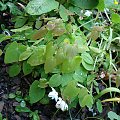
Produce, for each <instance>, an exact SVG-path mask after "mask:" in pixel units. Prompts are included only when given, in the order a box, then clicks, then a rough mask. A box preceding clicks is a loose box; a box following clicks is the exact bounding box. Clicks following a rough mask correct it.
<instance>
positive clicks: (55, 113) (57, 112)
mask: <svg viewBox="0 0 120 120" xmlns="http://www.w3.org/2000/svg"><path fill="white" fill-rule="evenodd" d="M58 111H59V109H57V110H56V112H55V113H54V115H53V117H52V119H53V120H54V117H55V116H56V114H57V113H58Z"/></svg>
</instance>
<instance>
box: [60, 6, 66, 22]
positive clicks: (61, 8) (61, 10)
mask: <svg viewBox="0 0 120 120" xmlns="http://www.w3.org/2000/svg"><path fill="white" fill-rule="evenodd" d="M59 14H60V17H61V18H62V19H63V20H64V21H65V22H66V21H68V11H67V9H66V8H65V7H64V6H63V5H60V11H59Z"/></svg>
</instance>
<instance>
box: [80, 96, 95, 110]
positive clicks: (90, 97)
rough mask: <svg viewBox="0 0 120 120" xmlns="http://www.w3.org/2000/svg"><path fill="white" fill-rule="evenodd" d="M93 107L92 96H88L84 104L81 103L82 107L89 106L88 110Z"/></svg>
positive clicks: (83, 101)
mask: <svg viewBox="0 0 120 120" xmlns="http://www.w3.org/2000/svg"><path fill="white" fill-rule="evenodd" d="M92 105H93V97H92V96H91V95H89V94H88V95H86V96H85V97H84V98H83V100H82V102H81V107H85V106H87V107H88V108H91V107H92Z"/></svg>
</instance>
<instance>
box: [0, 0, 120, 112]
mask: <svg viewBox="0 0 120 120" xmlns="http://www.w3.org/2000/svg"><path fill="white" fill-rule="evenodd" d="M22 2H23V1H22ZM23 3H25V2H23ZM78 3H80V4H78ZM0 4H1V5H2V7H3V8H4V9H3V8H2V9H1V11H3V10H5V9H6V7H4V5H3V3H2V2H1V3H0ZM116 4H118V3H117V1H113V0H111V1H110V2H109V4H108V0H101V1H100V0H94V2H93V0H89V1H88V0H84V1H83V0H67V1H65V0H62V1H59V0H56V1H55V0H32V1H30V2H28V4H27V6H26V7H25V6H24V5H22V9H23V10H24V11H23V14H20V15H19V16H14V17H13V22H15V27H14V28H15V29H11V30H10V31H11V32H12V33H13V34H12V35H10V36H6V35H3V34H1V35H0V36H1V38H0V42H2V41H4V40H7V39H10V43H9V44H8V45H7V46H6V47H5V57H4V62H5V63H6V64H9V68H8V71H7V72H8V74H9V76H10V77H15V76H17V75H18V74H20V73H21V72H23V74H24V75H25V76H26V75H28V74H32V76H33V78H34V79H35V81H33V83H32V84H31V85H30V89H29V101H30V103H31V104H33V103H36V102H38V101H41V100H43V99H44V100H45V99H47V98H48V97H46V95H47V93H48V91H47V88H48V87H51V88H55V89H57V90H58V93H59V94H60V96H61V97H62V98H63V100H64V101H66V103H68V105H69V109H70V108H72V107H76V105H77V104H78V103H79V105H80V106H81V107H85V106H87V107H88V108H92V107H93V106H94V105H95V104H96V106H97V108H98V111H99V112H102V103H101V101H100V99H99V98H100V97H101V96H102V95H104V94H105V93H108V92H118V93H120V90H119V89H118V88H114V87H111V85H110V86H109V88H106V89H105V90H103V91H101V92H100V90H99V89H98V82H97V72H98V71H99V68H100V67H101V65H103V66H104V68H105V69H108V70H113V69H115V70H116V69H117V68H116V66H115V65H114V60H113V59H112V57H111V51H112V47H111V45H112V44H113V45H114V44H115V42H116V40H119V37H117V36H115V34H114V33H113V28H112V27H108V26H107V27H106V26H105V24H104V22H103V20H104V18H103V17H101V18H100V19H102V20H100V19H99V18H98V16H99V13H101V12H105V14H106V16H107V19H108V21H109V22H113V25H115V24H116V23H119V19H120V16H119V14H117V13H115V12H114V11H112V9H116V10H118V11H119V5H117V8H116ZM5 5H8V3H5ZM20 5H21V4H20ZM94 8H95V9H97V10H98V13H97V15H96V13H94V15H96V18H93V16H89V17H86V16H85V15H84V13H85V9H94ZM106 8H108V9H109V12H108V13H109V14H110V13H111V16H110V17H111V19H110V17H109V15H108V13H107V12H106ZM82 9H83V11H82V12H80V11H81V10H82ZM92 11H94V10H92ZM94 12H96V11H94ZM11 13H12V12H11ZM12 14H13V13H12ZM75 17H76V18H77V19H76V18H75ZM116 18H117V20H116ZM91 19H92V21H91ZM97 22H98V25H96V23H97ZM79 25H80V26H79ZM81 27H83V29H84V30H81V29H80V28H81ZM105 27H106V28H105ZM112 36H114V39H113V37H112ZM98 38H99V39H100V42H97V39H98ZM115 51H116V52H117V53H118V51H119V50H117V49H115ZM0 55H2V50H0ZM104 61H105V62H104ZM116 71H117V70H116ZM38 78H39V79H38ZM117 86H119V83H118V84H117ZM93 88H95V91H96V94H95V95H94V94H93ZM35 114H36V113H35Z"/></svg>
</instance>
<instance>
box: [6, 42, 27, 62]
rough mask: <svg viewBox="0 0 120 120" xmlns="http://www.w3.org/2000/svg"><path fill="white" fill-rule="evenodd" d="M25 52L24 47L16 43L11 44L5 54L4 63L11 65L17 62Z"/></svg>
mask: <svg viewBox="0 0 120 120" xmlns="http://www.w3.org/2000/svg"><path fill="white" fill-rule="evenodd" d="M25 50H26V46H24V45H22V44H18V43H17V42H13V43H11V44H10V45H9V46H8V47H7V49H6V53H5V59H4V61H5V63H13V62H18V61H19V56H20V54H21V53H22V52H24V51H25Z"/></svg>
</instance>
